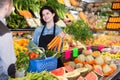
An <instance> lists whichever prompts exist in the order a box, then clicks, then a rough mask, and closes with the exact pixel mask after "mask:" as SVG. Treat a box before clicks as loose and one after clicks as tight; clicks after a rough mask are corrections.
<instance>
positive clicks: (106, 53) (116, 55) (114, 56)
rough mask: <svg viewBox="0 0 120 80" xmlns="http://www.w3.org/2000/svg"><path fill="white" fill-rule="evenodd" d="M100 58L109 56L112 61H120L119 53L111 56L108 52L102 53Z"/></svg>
mask: <svg viewBox="0 0 120 80" xmlns="http://www.w3.org/2000/svg"><path fill="white" fill-rule="evenodd" d="M101 55H102V57H105V56H109V57H111V58H112V59H120V52H117V53H116V54H111V53H110V52H102V54H101Z"/></svg>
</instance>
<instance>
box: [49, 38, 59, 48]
mask: <svg viewBox="0 0 120 80" xmlns="http://www.w3.org/2000/svg"><path fill="white" fill-rule="evenodd" d="M59 39H60V38H59V37H58V38H57V39H55V41H54V42H53V43H52V44H51V45H49V46H48V49H51V48H54V47H55V46H56V45H57V43H58V42H59Z"/></svg>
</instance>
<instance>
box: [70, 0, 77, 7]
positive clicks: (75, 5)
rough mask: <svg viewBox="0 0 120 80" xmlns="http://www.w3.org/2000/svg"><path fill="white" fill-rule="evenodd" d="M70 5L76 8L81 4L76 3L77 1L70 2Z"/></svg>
mask: <svg viewBox="0 0 120 80" xmlns="http://www.w3.org/2000/svg"><path fill="white" fill-rule="evenodd" d="M70 3H71V5H72V6H74V7H77V6H79V2H78V1H76V0H70Z"/></svg>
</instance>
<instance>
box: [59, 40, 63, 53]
mask: <svg viewBox="0 0 120 80" xmlns="http://www.w3.org/2000/svg"><path fill="white" fill-rule="evenodd" d="M61 45H62V40H61V39H60V41H59V43H58V52H60V50H61Z"/></svg>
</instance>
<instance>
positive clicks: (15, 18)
mask: <svg viewBox="0 0 120 80" xmlns="http://www.w3.org/2000/svg"><path fill="white" fill-rule="evenodd" d="M23 2H24V4H22V3H23ZM44 5H48V6H51V7H52V8H54V9H55V11H56V12H57V14H58V16H59V18H60V20H59V21H58V22H57V23H56V25H58V26H60V27H62V29H63V31H64V32H65V34H66V35H65V37H64V38H63V39H61V38H60V37H59V36H56V37H55V38H54V39H53V40H52V41H51V42H50V43H49V44H48V50H44V49H43V48H40V47H38V46H37V45H35V44H34V43H33V42H32V36H33V33H34V30H35V29H36V28H37V27H39V26H40V25H41V23H40V16H39V9H40V8H41V7H42V6H44ZM119 18H120V1H119V0H109V1H108V0H107V1H106V0H101V1H99V0H34V1H31V0H14V11H13V12H12V14H11V16H10V17H9V18H8V20H7V22H8V26H9V28H10V30H11V31H12V32H13V36H14V47H15V53H16V57H17V62H16V67H17V73H16V78H15V79H12V78H9V80H26V79H28V80H29V79H31V80H48V79H49V80H117V79H118V78H119V74H120V64H119V62H120V36H119V35H120V19H119ZM61 45H62V48H61ZM57 58H60V59H61V60H62V63H63V64H64V66H63V67H60V68H57V63H58V61H57Z"/></svg>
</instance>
